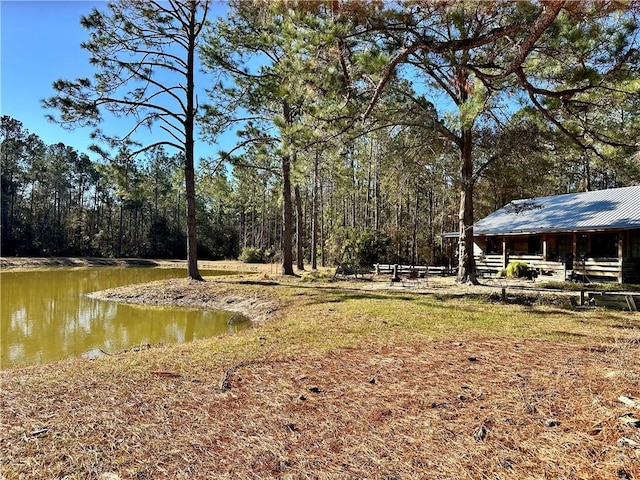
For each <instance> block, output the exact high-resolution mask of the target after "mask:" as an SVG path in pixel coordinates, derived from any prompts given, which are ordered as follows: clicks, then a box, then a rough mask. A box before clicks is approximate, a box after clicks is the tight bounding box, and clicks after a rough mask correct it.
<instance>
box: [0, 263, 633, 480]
mask: <svg viewBox="0 0 640 480" xmlns="http://www.w3.org/2000/svg"><path fill="white" fill-rule="evenodd" d="M127 288H128V290H126V289H125V290H122V291H121V292H120V293H119V294H116V295H114V296H115V297H118V295H120V296H121V297H126V296H127V295H128V296H129V298H133V297H137V298H139V299H140V298H142V300H141V301H153V298H154V297H157V293H158V292H164V293H166V292H167V291H168V290H170V289H174V290H176V291H179V292H181V295H182V297H181V298H182V301H185V300H184V297H185V296H186V301H188V300H189V298H192V299H193V300H194V303H196V304H198V303H200V304H201V303H202V302H205V301H206V299H208V298H215V297H216V296H221V295H223V296H226V297H225V298H227V297H228V296H229V294H230V293H233V295H234V296H235V297H234V298H236V297H237V298H245V299H252V305H253V306H254V307H255V308H256V309H257V310H260V308H259V307H260V305H261V304H263V303H264V304H265V305H268V308H265V309H263V311H262V312H261V315H262V314H264V315H266V316H267V317H268V318H266V320H267V321H264V322H263V323H261V325H260V326H257V327H256V328H253V329H250V330H245V331H242V332H241V333H239V334H236V335H229V336H224V337H218V338H213V339H208V340H201V341H197V342H193V343H189V344H180V345H166V346H158V347H155V348H151V349H148V350H142V351H131V352H125V353H122V354H119V355H115V356H110V357H103V358H99V359H93V360H83V359H72V360H67V361H63V362H59V363H55V364H50V365H43V366H36V367H29V368H20V369H10V370H5V371H3V372H1V377H0V378H1V382H2V384H1V387H2V396H1V403H0V415H1V419H2V424H3V425H2V427H1V428H0V450H1V451H2V463H1V466H0V478H6V479H22V478H24V479H36V478H38V479H39V478H46V479H54V478H58V479H62V478H64V479H100V480H117V479H159V478H160V479H165V478H166V479H182V478H184V479H218V478H222V479H224V478H229V479H245V478H248V479H262V478H290V479H298V478H327V479H340V478H344V479H360V478H361V479H380V480H383V479H384V480H391V479H403V480H406V479H422V478H424V479H471V478H473V479H484V478H486V479H498V478H499V479H542V478H548V479H561V478H562V479H587V478H588V479H634V478H636V479H640V420H637V419H638V418H640V403H636V404H635V405H634V403H633V400H632V399H633V398H635V399H636V400H638V398H639V397H640V314H638V313H633V314H631V313H627V312H615V311H606V310H602V309H585V310H572V309H571V308H570V304H569V302H568V301H567V300H566V298H565V299H563V298H560V297H558V298H556V297H547V296H546V295H542V294H538V293H529V294H520V296H519V297H518V296H514V297H512V298H513V302H512V303H507V304H503V303H501V302H500V301H498V300H499V298H498V300H496V295H492V293H494V294H495V292H491V291H490V290H488V289H486V288H485V289H476V290H473V289H471V290H464V291H456V289H455V288H454V287H451V288H450V287H447V286H445V285H437V284H434V285H429V287H427V288H421V289H403V288H402V287H394V288H388V286H387V284H386V283H385V282H357V283H356V282H334V283H330V282H322V281H321V282H309V281H305V279H284V278H282V277H277V276H275V277H274V276H273V275H272V276H269V275H266V274H251V275H242V276H232V277H224V278H221V277H217V278H215V279H214V278H210V279H208V281H206V282H204V283H202V282H189V281H187V280H179V281H175V280H174V281H170V282H165V283H156V284H154V286H153V287H152V288H151V287H149V286H146V287H145V286H142V287H141V286H137V287H135V289H137V290H136V292H132V288H134V287H127ZM145 289H146V290H145ZM133 293H135V295H134V294H133ZM165 296H166V295H165ZM498 297H499V296H498ZM120 299H121V300H122V298H120ZM196 300H198V301H196ZM205 303H206V302H205ZM274 305H276V306H277V307H274ZM625 402H626V403H625Z"/></svg>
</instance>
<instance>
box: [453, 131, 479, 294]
mask: <svg viewBox="0 0 640 480" xmlns="http://www.w3.org/2000/svg"><path fill="white" fill-rule="evenodd" d="M471 148H472V132H471V127H465V128H463V130H462V142H461V145H460V164H461V166H462V169H461V186H460V211H459V230H460V239H459V242H458V248H459V250H458V253H459V259H458V261H459V264H458V281H459V282H464V283H472V284H477V283H478V280H477V278H476V263H475V259H474V258H473V183H474V182H473V159H472V155H471V153H472V150H471Z"/></svg>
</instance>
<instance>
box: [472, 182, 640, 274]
mask: <svg viewBox="0 0 640 480" xmlns="http://www.w3.org/2000/svg"><path fill="white" fill-rule="evenodd" d="M474 240H475V245H474V256H475V258H476V266H477V269H478V271H479V272H496V271H498V270H499V269H501V268H505V267H506V266H507V264H508V263H509V262H510V261H516V260H519V261H525V262H527V263H528V264H529V265H530V266H532V267H534V268H537V269H538V270H539V271H541V272H542V273H551V272H557V273H559V272H561V273H562V275H564V276H565V278H566V277H567V276H569V275H578V276H580V277H586V278H588V279H590V280H598V281H601V280H614V281H617V282H620V283H640V185H636V186H633V187H624V188H613V189H609V190H598V191H593V192H583V193H570V194H565V195H555V196H550V197H539V198H531V199H526V200H514V201H513V202H511V203H509V204H508V205H506V206H505V207H503V208H502V209H500V210H498V211H496V212H494V213H492V214H491V215H489V216H487V217H485V218H483V219H482V220H480V221H478V222H477V223H476V224H475V225H474Z"/></svg>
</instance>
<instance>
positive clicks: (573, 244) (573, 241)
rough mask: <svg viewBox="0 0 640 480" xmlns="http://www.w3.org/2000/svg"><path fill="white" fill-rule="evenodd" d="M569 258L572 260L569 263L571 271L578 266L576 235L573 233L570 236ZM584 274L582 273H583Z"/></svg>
mask: <svg viewBox="0 0 640 480" xmlns="http://www.w3.org/2000/svg"><path fill="white" fill-rule="evenodd" d="M571 257H572V258H573V260H572V261H571V270H575V269H576V265H578V263H577V262H578V234H577V233H574V234H573V235H572V236H571ZM583 273H584V272H583Z"/></svg>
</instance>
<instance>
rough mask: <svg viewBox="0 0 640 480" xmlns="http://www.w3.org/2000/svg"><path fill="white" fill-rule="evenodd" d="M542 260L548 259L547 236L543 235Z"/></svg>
mask: <svg viewBox="0 0 640 480" xmlns="http://www.w3.org/2000/svg"><path fill="white" fill-rule="evenodd" d="M542 260H543V261H545V262H546V261H547V236H546V235H543V236H542Z"/></svg>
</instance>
